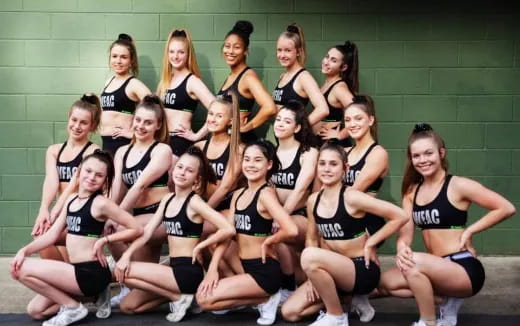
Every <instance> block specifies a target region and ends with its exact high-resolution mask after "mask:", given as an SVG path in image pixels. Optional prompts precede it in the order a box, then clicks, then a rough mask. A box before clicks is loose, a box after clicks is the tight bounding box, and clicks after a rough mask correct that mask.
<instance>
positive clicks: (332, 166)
mask: <svg viewBox="0 0 520 326" xmlns="http://www.w3.org/2000/svg"><path fill="white" fill-rule="evenodd" d="M345 171H346V165H345V163H344V162H343V160H342V158H341V156H340V154H339V153H338V152H336V151H335V150H332V149H324V150H322V151H321V152H320V156H319V158H318V168H317V173H318V178H320V181H321V183H322V184H323V185H325V186H332V185H335V184H337V183H338V182H341V180H342V179H343V175H344V174H345Z"/></svg>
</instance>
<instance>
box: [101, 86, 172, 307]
mask: <svg viewBox="0 0 520 326" xmlns="http://www.w3.org/2000/svg"><path fill="white" fill-rule="evenodd" d="M132 128H133V131H134V136H133V138H132V143H131V144H130V145H125V146H123V147H121V148H120V149H118V151H117V152H116V156H115V158H114V165H115V169H116V174H115V178H114V193H113V196H112V198H113V199H114V201H115V202H116V203H120V206H121V208H122V209H124V210H126V211H128V212H132V215H133V216H134V217H135V219H136V220H137V221H139V223H140V224H141V225H143V226H144V225H145V224H146V223H148V221H149V220H150V218H152V216H153V214H154V213H155V211H156V210H157V208H158V207H159V203H160V201H161V199H162V198H163V197H164V196H165V195H166V194H167V193H168V186H167V183H168V171H169V169H170V164H171V160H172V152H171V150H170V147H169V146H168V145H166V144H165V142H166V141H167V138H168V126H167V123H166V120H165V115H164V108H163V106H162V103H161V100H160V99H159V97H158V96H156V95H147V96H145V97H144V98H143V100H142V101H141V102H139V104H138V105H137V108H136V110H135V114H134V121H133V125H132ZM111 227H112V226H111ZM165 237H166V233H165V232H164V228H159V229H157V231H156V232H155V233H154V235H153V237H152V238H151V239H150V241H148V243H147V244H146V245H145V246H143V247H142V248H140V250H139V251H138V252H136V253H135V254H134V259H135V260H137V261H147V262H158V261H159V255H160V250H161V246H162V244H163V242H164V239H165ZM127 248H128V246H127V245H126V244H123V243H118V244H114V245H111V246H110V251H111V252H112V255H113V256H114V258H115V259H116V260H118V259H119V257H121V255H122V254H123V252H124V251H125V250H126V249H127ZM128 292H129V291H128V289H125V288H122V290H121V294H120V295H119V296H117V297H114V298H112V301H111V302H112V305H113V306H117V305H118V304H119V302H120V300H121V299H122V297H124V296H125V295H126V294H127V293H128Z"/></svg>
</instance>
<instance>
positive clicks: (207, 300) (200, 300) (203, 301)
mask: <svg viewBox="0 0 520 326" xmlns="http://www.w3.org/2000/svg"><path fill="white" fill-rule="evenodd" d="M195 300H196V301H197V304H198V305H199V307H201V308H202V309H203V310H213V304H214V303H215V300H213V297H212V296H206V295H200V294H199V293H197V294H196V295H195Z"/></svg>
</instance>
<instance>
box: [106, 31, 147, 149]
mask: <svg viewBox="0 0 520 326" xmlns="http://www.w3.org/2000/svg"><path fill="white" fill-rule="evenodd" d="M109 51H110V57H109V64H110V69H112V71H113V72H114V76H113V77H112V78H110V79H109V80H108V81H107V82H106V84H105V88H103V92H102V93H101V96H100V97H101V107H102V108H103V114H102V115H101V126H100V134H101V139H102V141H103V150H106V151H108V152H109V153H111V154H112V157H113V156H114V155H115V153H116V151H117V149H118V148H119V147H121V146H123V145H127V144H129V143H130V138H132V131H131V126H132V114H134V111H135V106H136V104H137V102H139V101H140V100H142V99H143V97H144V96H145V95H148V94H150V93H151V92H150V90H149V89H148V87H146V85H145V84H143V82H141V81H140V80H139V79H137V78H136V77H137V75H138V73H139V65H138V63H137V51H136V49H135V44H134V41H133V40H132V38H131V37H130V35H128V34H119V37H118V39H117V40H116V41H114V42H113V43H112V45H110V49H109Z"/></svg>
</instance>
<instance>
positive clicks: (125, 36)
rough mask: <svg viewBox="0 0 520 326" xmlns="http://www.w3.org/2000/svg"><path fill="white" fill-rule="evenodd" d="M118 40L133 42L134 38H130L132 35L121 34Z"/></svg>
mask: <svg viewBox="0 0 520 326" xmlns="http://www.w3.org/2000/svg"><path fill="white" fill-rule="evenodd" d="M117 39H118V40H124V41H128V42H132V38H131V37H130V35H128V34H125V33H121V34H119V36H118V37H117Z"/></svg>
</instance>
